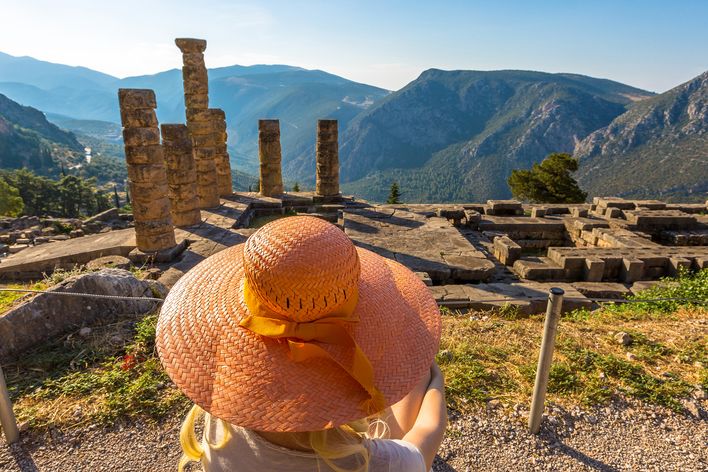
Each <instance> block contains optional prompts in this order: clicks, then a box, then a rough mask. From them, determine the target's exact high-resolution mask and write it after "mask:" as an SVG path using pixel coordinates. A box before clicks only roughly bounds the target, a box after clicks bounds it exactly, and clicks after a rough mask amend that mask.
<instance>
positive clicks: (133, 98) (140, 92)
mask: <svg viewBox="0 0 708 472" xmlns="http://www.w3.org/2000/svg"><path fill="white" fill-rule="evenodd" d="M118 104H119V106H120V108H121V109H139V108H149V109H154V108H157V99H156V98H155V92H154V91H152V90H149V89H118Z"/></svg>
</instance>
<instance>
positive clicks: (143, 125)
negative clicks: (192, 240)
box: [118, 89, 176, 253]
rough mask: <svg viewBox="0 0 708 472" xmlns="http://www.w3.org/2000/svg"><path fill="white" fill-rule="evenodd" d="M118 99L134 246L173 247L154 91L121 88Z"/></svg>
mask: <svg viewBox="0 0 708 472" xmlns="http://www.w3.org/2000/svg"><path fill="white" fill-rule="evenodd" d="M118 100H119V103H120V115H121V122H122V124H123V141H124V143H125V158H126V162H127V163H128V180H129V185H130V194H131V196H132V205H133V218H134V220H135V239H136V245H137V248H138V249H139V250H140V251H143V252H146V253H148V252H156V251H161V250H165V249H169V248H172V247H174V246H175V245H176V241H175V232H174V228H173V226H172V217H171V215H170V209H171V205H170V199H169V196H168V192H169V187H168V185H167V171H166V168H165V160H164V156H163V151H162V146H161V145H160V130H159V129H158V126H157V116H156V115H155V108H156V107H157V101H156V100H155V93H154V92H153V91H152V90H142V89H120V90H119V91H118Z"/></svg>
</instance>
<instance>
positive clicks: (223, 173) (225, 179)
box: [212, 108, 233, 197]
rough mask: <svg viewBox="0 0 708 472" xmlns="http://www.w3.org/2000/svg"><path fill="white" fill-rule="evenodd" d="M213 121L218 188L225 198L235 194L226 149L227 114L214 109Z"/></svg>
mask: <svg viewBox="0 0 708 472" xmlns="http://www.w3.org/2000/svg"><path fill="white" fill-rule="evenodd" d="M212 119H213V120H214V121H213V125H214V134H215V139H216V148H215V151H216V155H215V158H214V161H215V164H216V186H217V187H218V188H219V196H221V197H225V196H227V195H231V194H232V193H233V187H232V182H231V162H230V160H229V152H228V150H227V148H226V139H227V133H226V114H225V113H224V112H223V110H220V109H218V108H214V109H212Z"/></svg>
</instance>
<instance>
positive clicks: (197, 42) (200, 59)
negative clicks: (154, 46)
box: [175, 38, 209, 126]
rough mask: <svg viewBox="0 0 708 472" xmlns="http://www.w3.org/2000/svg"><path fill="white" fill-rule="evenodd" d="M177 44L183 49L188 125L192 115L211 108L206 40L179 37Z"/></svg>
mask: <svg viewBox="0 0 708 472" xmlns="http://www.w3.org/2000/svg"><path fill="white" fill-rule="evenodd" d="M175 44H176V45H177V47H178V48H179V49H180V51H182V62H183V67H182V82H183V84H184V107H185V109H186V111H187V126H189V122H190V120H191V118H192V115H194V114H195V113H198V112H199V111H202V110H206V109H207V108H209V78H208V75H207V68H206V65H204V50H205V49H206V44H207V43H206V41H205V40H203V39H192V38H177V39H175Z"/></svg>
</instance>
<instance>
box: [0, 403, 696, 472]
mask: <svg viewBox="0 0 708 472" xmlns="http://www.w3.org/2000/svg"><path fill="white" fill-rule="evenodd" d="M522 416H523V412H522V411H520V410H519V411H517V412H516V413H514V412H512V413H503V412H501V411H497V410H479V411H478V412H476V413H475V414H471V415H468V416H465V417H462V418H457V419H453V420H452V421H451V424H450V430H449V432H448V434H447V437H446V439H445V442H444V443H443V446H442V448H441V450H440V458H441V459H440V460H438V461H436V465H435V467H434V470H435V471H438V472H443V471H444V472H450V471H460V472H465V471H473V470H498V471H512V470H513V471H537V470H553V471H566V470H567V471H575V470H595V471H608V472H611V471H625V470H627V471H629V470H632V471H638V470H641V471H653V470H656V471H682V472H691V471H696V472H697V471H704V470H708V421H706V419H705V417H704V418H703V419H697V418H693V417H688V416H683V415H677V414H674V413H671V412H669V411H667V410H664V409H661V408H655V407H646V406H641V405H637V404H622V405H614V406H611V407H606V408H600V409H597V410H593V411H592V412H581V411H580V410H572V411H564V410H561V409H557V408H554V409H552V410H551V412H550V415H549V417H548V419H547V420H546V421H545V422H544V427H543V430H542V434H541V435H540V436H539V437H534V436H532V435H529V434H528V433H526V432H525V428H524V425H523V422H522V420H521V418H522ZM178 431H179V420H172V421H168V422H165V423H163V424H160V425H145V424H141V423H134V424H129V425H114V426H112V427H109V428H96V427H89V428H87V429H84V430H79V431H72V432H68V433H66V434H60V433H57V432H55V433H53V434H43V435H25V437H24V438H23V440H22V442H21V443H20V444H17V445H13V446H12V447H7V446H6V445H4V444H2V443H0V471H3V472H4V471H8V472H10V471H12V472H15V471H21V472H29V471H42V472H45V471H47V472H55V471H56V472H59V471H77V472H81V471H86V472H94V471H124V472H125V471H140V472H143V471H156V472H161V471H175V470H176V464H177V462H178V460H179V457H180V455H181V452H180V449H179V444H178V440H177V435H178ZM198 469H199V468H198V467H195V468H193V469H192V470H198Z"/></svg>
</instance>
